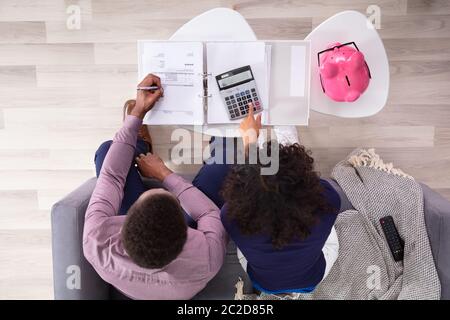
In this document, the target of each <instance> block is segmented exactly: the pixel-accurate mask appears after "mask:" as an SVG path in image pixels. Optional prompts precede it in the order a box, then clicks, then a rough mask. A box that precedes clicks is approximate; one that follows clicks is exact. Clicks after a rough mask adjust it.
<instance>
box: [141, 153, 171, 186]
mask: <svg viewBox="0 0 450 320" xmlns="http://www.w3.org/2000/svg"><path fill="white" fill-rule="evenodd" d="M136 162H137V165H138V167H139V171H140V172H141V174H142V175H143V176H144V177H147V178H155V179H157V180H159V181H164V179H165V178H166V177H167V176H168V175H170V174H171V173H172V171H171V170H170V169H169V168H167V167H166V165H165V164H164V161H162V160H161V158H160V157H158V156H157V155H156V154H151V153H150V152H148V153H147V154H145V155H144V154H143V153H141V154H140V155H139V157H136Z"/></svg>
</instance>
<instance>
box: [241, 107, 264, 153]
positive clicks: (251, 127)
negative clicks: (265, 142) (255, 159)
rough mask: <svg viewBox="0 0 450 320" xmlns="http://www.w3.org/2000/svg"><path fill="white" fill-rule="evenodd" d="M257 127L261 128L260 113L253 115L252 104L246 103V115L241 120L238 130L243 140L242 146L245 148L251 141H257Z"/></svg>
mask: <svg viewBox="0 0 450 320" xmlns="http://www.w3.org/2000/svg"><path fill="white" fill-rule="evenodd" d="M259 129H261V114H258V115H257V116H256V118H255V117H254V110H253V104H252V103H249V104H248V116H247V117H246V118H244V120H242V121H241V124H240V126H239V131H240V133H241V136H242V140H243V142H244V147H245V149H247V147H248V145H249V144H251V143H256V142H257V141H258V136H259Z"/></svg>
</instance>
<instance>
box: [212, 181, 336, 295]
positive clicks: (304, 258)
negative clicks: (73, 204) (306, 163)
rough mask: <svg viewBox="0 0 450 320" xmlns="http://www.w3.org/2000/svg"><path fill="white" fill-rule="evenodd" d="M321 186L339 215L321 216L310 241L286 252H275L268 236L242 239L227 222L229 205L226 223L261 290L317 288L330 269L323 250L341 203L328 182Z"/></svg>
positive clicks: (290, 246) (291, 246)
mask: <svg viewBox="0 0 450 320" xmlns="http://www.w3.org/2000/svg"><path fill="white" fill-rule="evenodd" d="M320 182H321V184H322V186H323V188H324V195H325V197H326V199H327V200H328V201H329V203H330V205H332V206H333V207H334V208H336V211H334V212H330V213H324V214H323V215H321V219H320V221H319V223H318V224H316V225H315V226H313V227H312V228H311V234H310V235H309V236H308V237H307V238H306V239H304V240H302V241H300V240H299V241H294V242H292V243H290V244H288V245H285V246H284V247H283V248H282V249H274V248H273V246H272V242H271V238H270V236H268V235H258V236H255V235H252V236H244V235H242V234H241V233H240V232H239V229H238V227H237V224H236V223H235V222H233V221H230V220H229V219H227V218H226V217H227V205H226V204H225V205H224V206H223V207H222V210H221V219H222V223H223V225H224V227H225V229H226V230H227V232H228V234H229V235H230V237H231V239H233V241H234V242H235V243H236V245H237V247H238V248H239V249H240V250H241V251H242V253H243V254H244V256H245V258H246V259H247V261H248V264H247V273H248V275H249V276H250V278H251V280H252V281H253V283H254V284H255V287H257V288H259V289H260V290H261V289H263V290H264V291H267V292H272V293H278V292H280V293H281V292H300V291H304V289H308V288H311V287H312V288H314V287H315V286H316V285H317V284H318V283H319V282H320V281H321V280H322V278H323V275H324V273H325V265H326V263H325V258H324V256H323V253H322V248H323V246H324V244H325V241H326V240H327V238H328V236H329V234H330V232H331V228H332V227H333V225H334V222H335V220H336V218H337V213H338V209H339V207H340V203H341V201H340V198H339V194H338V193H337V192H336V190H334V188H333V187H332V186H331V185H330V184H329V183H328V182H327V181H325V180H322V179H321V180H320ZM306 291H308V290H306Z"/></svg>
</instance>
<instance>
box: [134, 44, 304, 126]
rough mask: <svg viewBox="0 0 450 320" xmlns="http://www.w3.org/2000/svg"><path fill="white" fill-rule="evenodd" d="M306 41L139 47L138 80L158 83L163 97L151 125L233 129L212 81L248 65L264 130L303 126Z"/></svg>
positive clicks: (151, 116) (151, 115)
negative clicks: (153, 76)
mask: <svg viewBox="0 0 450 320" xmlns="http://www.w3.org/2000/svg"><path fill="white" fill-rule="evenodd" d="M310 56H311V55H310V43H309V42H308V41H303V40H298V41H252V42H225V41H217V42H176V41H152V40H140V41H138V74H139V80H141V79H142V78H144V77H145V75H147V74H148V73H154V74H156V75H158V76H159V77H160V78H161V82H162V85H163V88H164V97H163V98H161V99H160V101H159V102H158V103H157V104H156V105H155V107H154V108H153V109H152V110H151V111H150V112H149V113H147V115H146V116H145V118H144V123H146V124H152V125H206V124H230V123H231V124H233V123H236V124H238V123H239V122H240V120H230V119H229V117H228V115H227V111H226V107H225V104H224V102H223V100H222V97H221V95H220V94H219V88H218V86H217V83H216V81H215V78H214V77H215V76H216V75H218V74H221V73H223V72H226V71H228V70H231V69H235V68H238V67H242V66H245V65H250V66H251V68H252V71H253V74H254V77H255V81H256V84H257V87H258V90H259V94H260V96H261V102H262V106H263V109H264V110H263V115H262V122H263V124H265V125H307V124H308V118H309V86H310Z"/></svg>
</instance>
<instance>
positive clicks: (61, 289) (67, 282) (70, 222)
mask: <svg viewBox="0 0 450 320" xmlns="http://www.w3.org/2000/svg"><path fill="white" fill-rule="evenodd" d="M96 180H97V179H95V178H92V179H90V180H88V181H86V182H85V183H83V184H82V185H81V186H79V187H78V188H77V189H76V190H74V191H73V192H71V193H70V194H68V195H67V196H66V197H64V198H63V199H62V200H60V201H58V202H57V203H56V204H54V205H53V207H52V212H51V223H52V253H53V282H54V294H55V299H65V300H67V299H76V300H80V299H108V298H109V287H110V286H109V284H107V283H106V282H104V281H103V280H102V279H101V278H100V277H99V276H98V274H97V273H96V272H95V270H94V269H93V268H92V266H91V265H90V264H89V262H88V261H87V260H86V259H85V258H84V254H83V248H82V241H83V227H84V215H85V212H86V208H87V206H88V203H89V199H90V197H91V194H92V191H93V190H94V187H95V183H96Z"/></svg>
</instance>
